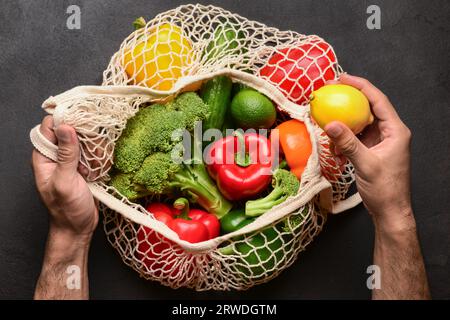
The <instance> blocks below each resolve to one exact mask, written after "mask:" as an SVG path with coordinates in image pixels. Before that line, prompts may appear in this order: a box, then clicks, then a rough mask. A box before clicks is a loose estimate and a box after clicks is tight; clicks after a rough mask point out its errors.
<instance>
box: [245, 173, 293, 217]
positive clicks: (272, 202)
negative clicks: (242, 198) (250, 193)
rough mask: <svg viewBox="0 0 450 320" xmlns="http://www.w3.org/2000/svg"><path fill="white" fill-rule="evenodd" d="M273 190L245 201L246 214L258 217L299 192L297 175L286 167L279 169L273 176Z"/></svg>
mask: <svg viewBox="0 0 450 320" xmlns="http://www.w3.org/2000/svg"><path fill="white" fill-rule="evenodd" d="M272 186H273V190H272V192H270V193H269V194H268V195H267V196H266V197H264V198H260V199H257V200H250V201H247V202H246V203H245V214H246V215H247V216H250V217H257V216H259V215H261V214H263V213H265V212H266V211H268V210H270V209H271V208H272V207H273V206H276V205H278V204H280V203H282V202H284V201H285V200H286V199H287V198H288V197H290V196H293V195H295V194H296V193H297V191H298V188H299V187H300V183H299V181H298V179H297V177H296V176H295V175H294V174H293V173H291V172H290V171H287V170H285V169H277V170H276V171H275V173H274V174H273V177H272Z"/></svg>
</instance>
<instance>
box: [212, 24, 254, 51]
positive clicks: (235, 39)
mask: <svg viewBox="0 0 450 320" xmlns="http://www.w3.org/2000/svg"><path fill="white" fill-rule="evenodd" d="M245 42H246V41H245V34H244V32H243V31H242V30H240V29H239V27H237V26H235V25H230V24H225V25H221V26H219V27H217V29H216V30H215V31H214V36H213V38H212V39H211V41H210V42H209V44H208V46H207V47H206V50H205V54H206V56H207V60H211V59H216V58H218V57H223V56H226V55H231V54H235V55H240V54H243V53H245V52H246V51H247V49H246V45H245ZM240 44H241V45H240Z"/></svg>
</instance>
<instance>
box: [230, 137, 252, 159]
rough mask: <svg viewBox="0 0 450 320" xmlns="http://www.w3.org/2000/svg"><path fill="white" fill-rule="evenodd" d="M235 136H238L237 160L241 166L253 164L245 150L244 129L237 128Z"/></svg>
mask: <svg viewBox="0 0 450 320" xmlns="http://www.w3.org/2000/svg"><path fill="white" fill-rule="evenodd" d="M233 136H235V137H236V138H237V144H238V151H237V153H236V155H235V159H234V160H235V162H236V164H237V165H238V166H240V167H248V166H249V165H250V164H251V161H250V160H251V159H250V157H249V156H248V154H247V152H246V150H245V139H244V135H243V133H242V131H240V130H236V131H234V132H233Z"/></svg>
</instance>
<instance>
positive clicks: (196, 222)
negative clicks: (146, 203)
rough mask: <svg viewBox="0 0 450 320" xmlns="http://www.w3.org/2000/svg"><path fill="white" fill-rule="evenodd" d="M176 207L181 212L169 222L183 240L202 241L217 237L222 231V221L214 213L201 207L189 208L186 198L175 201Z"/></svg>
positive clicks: (169, 225)
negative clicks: (200, 208)
mask: <svg viewBox="0 0 450 320" xmlns="http://www.w3.org/2000/svg"><path fill="white" fill-rule="evenodd" d="M174 208H175V209H177V210H180V212H181V214H180V215H179V216H178V217H177V218H175V219H172V220H171V221H169V222H168V223H167V226H168V227H169V228H170V229H172V230H173V231H175V232H176V233H177V234H178V236H179V237H180V239H181V240H185V241H188V242H191V243H196V242H202V241H206V240H209V239H212V238H215V237H217V236H218V235H219V233H220V223H219V220H218V219H217V217H216V216H215V215H214V214H211V213H208V212H206V211H203V210H199V209H191V210H189V202H188V200H187V199H186V198H179V199H177V200H176V201H175V202H174Z"/></svg>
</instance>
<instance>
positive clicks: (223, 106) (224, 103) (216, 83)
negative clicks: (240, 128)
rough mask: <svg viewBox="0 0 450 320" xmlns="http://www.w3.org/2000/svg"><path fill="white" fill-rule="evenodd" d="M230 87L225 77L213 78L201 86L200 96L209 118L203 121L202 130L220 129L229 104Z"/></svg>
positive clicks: (229, 80) (229, 82) (230, 84)
mask: <svg viewBox="0 0 450 320" xmlns="http://www.w3.org/2000/svg"><path fill="white" fill-rule="evenodd" d="M232 85H233V83H232V82H231V79H230V78H228V77H226V76H218V77H215V78H213V79H211V80H209V81H208V82H206V83H205V84H204V85H203V87H202V89H201V91H200V96H201V97H202V99H203V101H204V102H205V103H206V104H207V105H208V106H209V111H210V112H209V117H208V118H207V119H206V120H205V121H203V130H208V129H211V128H215V129H219V130H221V129H222V126H223V123H224V120H225V114H226V112H227V109H228V105H229V104H230V97H231V88H232Z"/></svg>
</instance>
